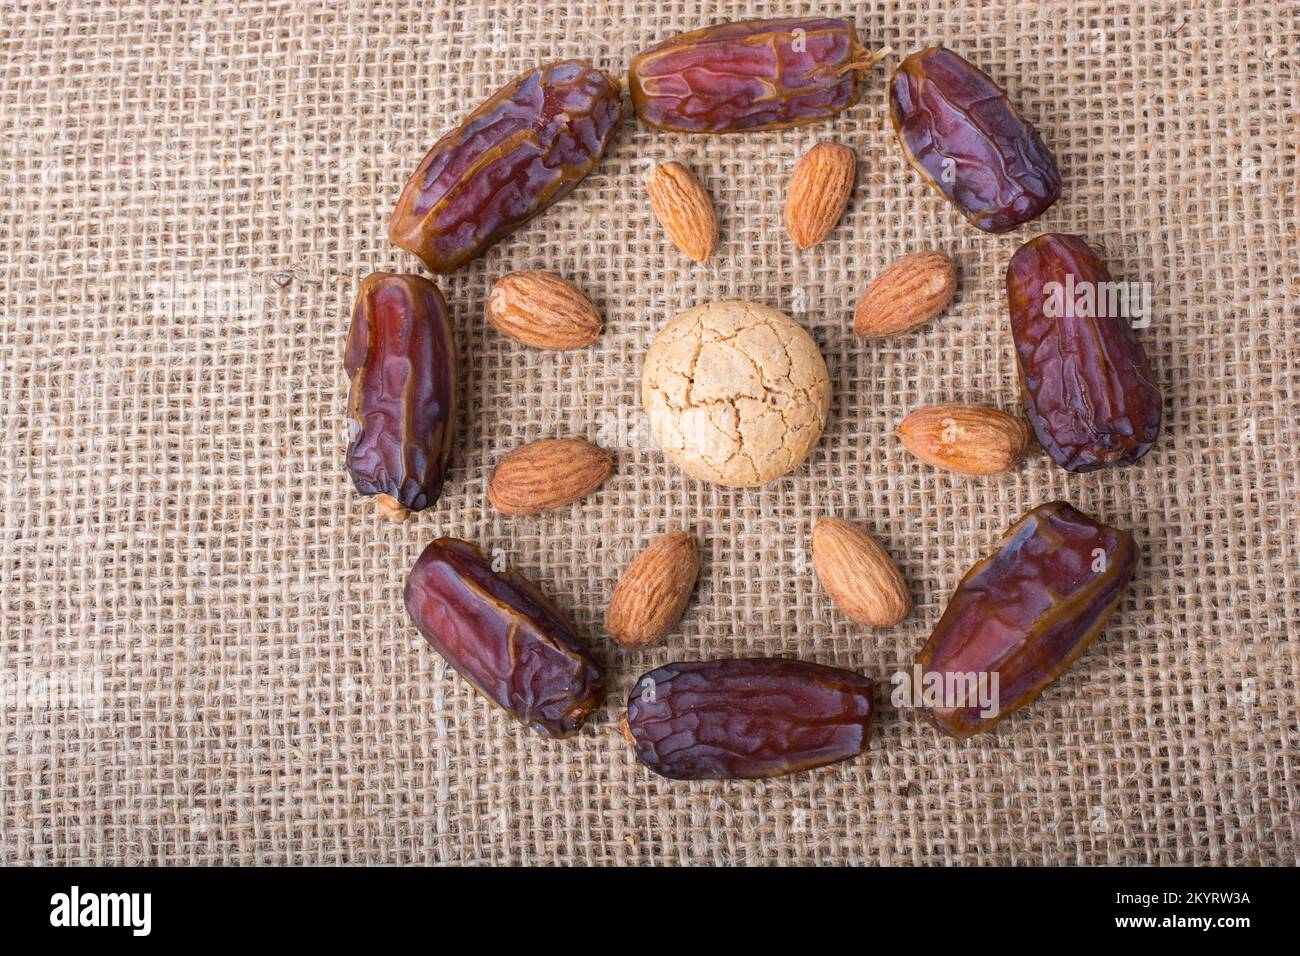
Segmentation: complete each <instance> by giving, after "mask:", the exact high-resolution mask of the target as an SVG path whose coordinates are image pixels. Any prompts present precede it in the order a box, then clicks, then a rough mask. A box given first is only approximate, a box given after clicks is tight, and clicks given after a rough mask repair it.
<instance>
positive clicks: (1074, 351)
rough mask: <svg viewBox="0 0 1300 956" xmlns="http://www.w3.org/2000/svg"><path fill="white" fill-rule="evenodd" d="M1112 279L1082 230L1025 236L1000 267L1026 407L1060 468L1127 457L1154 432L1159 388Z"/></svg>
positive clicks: (1138, 452)
mask: <svg viewBox="0 0 1300 956" xmlns="http://www.w3.org/2000/svg"><path fill="white" fill-rule="evenodd" d="M1119 288H1120V287H1119V286H1118V284H1116V283H1114V282H1112V281H1111V277H1110V272H1109V271H1108V270H1107V269H1106V265H1105V263H1103V262H1102V261H1101V259H1100V258H1098V256H1097V254H1096V253H1095V252H1093V251H1092V249H1090V248H1089V247H1088V244H1087V243H1086V242H1084V241H1083V239H1081V238H1080V237H1079V236H1064V235H1059V234H1056V233H1048V234H1046V235H1042V236H1039V237H1038V238H1036V239H1031V240H1030V241H1029V242H1027V243H1025V244H1024V245H1023V246H1021V247H1020V248H1019V249H1018V250H1017V251H1016V254H1015V255H1014V256H1012V257H1011V263H1010V264H1009V265H1008V266H1007V304H1008V308H1009V311H1010V316H1011V336H1012V338H1013V339H1014V341H1015V346H1016V362H1017V364H1018V365H1019V368H1020V387H1021V392H1022V394H1023V396H1024V404H1025V414H1026V416H1027V417H1028V419H1029V424H1030V426H1031V427H1032V428H1033V430H1034V435H1035V437H1036V438H1037V439H1038V442H1039V444H1041V445H1042V446H1043V448H1045V449H1046V450H1047V453H1048V454H1049V455H1051V456H1052V460H1053V461H1055V462H1056V463H1057V464H1058V465H1060V466H1061V467H1062V468H1065V469H1066V470H1067V471H1075V472H1079V471H1092V470H1094V469H1097V468H1106V467H1110V466H1115V465H1131V464H1132V463H1133V462H1135V461H1137V460H1138V459H1140V458H1141V457H1142V456H1143V455H1145V454H1146V453H1147V452H1148V451H1150V450H1151V446H1152V445H1153V444H1154V443H1155V440H1156V438H1157V437H1158V436H1159V434H1160V413H1161V401H1160V390H1159V389H1158V388H1156V385H1155V376H1154V375H1153V374H1152V372H1151V364H1150V362H1148V361H1147V354H1146V352H1145V351H1144V350H1143V348H1142V344H1141V343H1140V342H1139V341H1138V340H1137V337H1136V336H1135V335H1134V334H1133V330H1132V329H1131V328H1130V327H1129V324H1128V320H1127V319H1126V318H1125V317H1124V314H1123V311H1124V310H1123V308H1122V307H1121V305H1120V301H1119V296H1118V294H1117V292H1118V290H1119Z"/></svg>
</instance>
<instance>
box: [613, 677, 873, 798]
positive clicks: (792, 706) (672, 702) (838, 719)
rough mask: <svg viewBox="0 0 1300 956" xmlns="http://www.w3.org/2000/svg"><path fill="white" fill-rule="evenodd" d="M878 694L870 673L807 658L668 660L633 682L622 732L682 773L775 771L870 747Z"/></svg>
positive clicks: (662, 770) (660, 765)
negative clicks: (811, 662) (872, 721)
mask: <svg viewBox="0 0 1300 956" xmlns="http://www.w3.org/2000/svg"><path fill="white" fill-rule="evenodd" d="M874 704H875V696H874V691H873V688H872V684H871V681H870V680H869V679H867V678H866V677H863V676H861V675H860V674H855V673H853V672H852V671H845V670H839V669H838V668H835V667H824V666H822V665H821V664H810V663H808V662H806V661H797V660H787V659H784V658H735V659H730V660H718V661H700V662H696V663H680V664H665V665H664V666H663V667H659V668H656V669H655V670H652V671H650V672H649V673H648V674H645V675H644V676H642V677H641V679H640V680H638V681H637V682H636V686H634V687H633V688H632V692H631V694H630V695H629V696H628V701H627V715H626V718H625V721H626V723H625V729H624V732H625V734H626V735H627V737H628V739H629V740H630V741H631V743H632V744H633V746H634V747H635V748H636V755H637V759H638V760H640V761H641V762H642V763H643V764H645V765H646V766H647V767H649V768H650V769H651V770H653V771H654V772H655V773H657V774H660V775H662V776H665V777H670V778H672V779H674V780H740V779H751V778H758V777H776V776H779V775H781V774H786V773H794V772H796V771H799V770H810V769H812V768H813V767H821V766H824V765H826V764H829V763H835V762H836V761H839V760H848V759H849V758H850V757H856V756H857V755H858V754H860V753H862V752H863V751H865V750H866V749H867V744H868V743H869V742H870V740H871V712H872V710H873V709H874Z"/></svg>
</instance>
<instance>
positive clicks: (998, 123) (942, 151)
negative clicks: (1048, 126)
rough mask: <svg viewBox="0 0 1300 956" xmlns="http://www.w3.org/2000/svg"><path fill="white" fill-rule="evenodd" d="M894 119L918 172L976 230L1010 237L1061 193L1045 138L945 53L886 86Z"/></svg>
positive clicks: (977, 73)
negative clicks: (1007, 232) (1011, 231)
mask: <svg viewBox="0 0 1300 956" xmlns="http://www.w3.org/2000/svg"><path fill="white" fill-rule="evenodd" d="M889 116H890V120H891V121H892V122H893V124H894V131H895V132H896V133H897V134H898V142H899V144H900V145H901V146H902V147H903V153H904V155H906V157H907V161H908V162H909V163H911V164H912V166H913V168H915V169H916V171H917V172H919V173H920V174H921V176H922V177H923V178H924V179H925V181H926V182H927V183H929V185H930V186H932V187H933V188H934V189H936V190H938V191H939V192H940V193H941V194H943V196H944V197H945V198H946V199H947V200H948V201H949V202H951V203H952V204H953V205H955V206H956V207H957V208H958V209H959V210H960V211H961V213H962V215H964V216H965V217H966V218H967V219H969V220H970V221H971V222H972V223H973V224H974V225H975V226H976V227H977V228H980V229H983V230H984V231H985V232H1006V231H1007V230H1008V229H1014V228H1015V227H1016V226H1019V225H1021V224H1022V223H1026V222H1029V221H1030V220H1031V219H1034V218H1036V217H1037V216H1039V215H1041V214H1042V213H1043V211H1044V210H1045V209H1047V207H1049V206H1050V205H1052V203H1054V202H1056V198H1057V197H1058V196H1059V195H1060V194H1061V173H1060V171H1059V170H1058V169H1057V168H1056V159H1055V157H1053V156H1052V152H1051V150H1049V149H1048V148H1047V146H1046V145H1045V144H1044V143H1043V140H1042V137H1040V136H1039V135H1038V131H1037V130H1036V129H1034V127H1033V125H1032V124H1030V123H1029V122H1028V121H1027V120H1026V119H1024V117H1022V116H1021V115H1020V114H1019V113H1018V112H1017V111H1016V108H1015V107H1014V106H1012V105H1011V102H1010V101H1009V100H1008V99H1007V94H1006V92H1005V91H1004V90H1003V89H1002V88H1001V87H1000V86H998V85H997V84H996V83H994V82H993V80H991V79H990V78H989V77H988V75H987V74H986V73H984V71H982V70H980V69H979V68H978V67H976V66H975V65H974V64H972V63H970V62H968V61H966V60H964V59H963V58H962V57H960V56H958V55H957V54H956V53H953V52H952V51H951V50H945V49H943V48H941V47H930V48H929V49H926V50H921V51H920V52H917V53H913V54H912V55H911V56H909V57H908V58H907V59H906V60H904V61H903V62H902V63H901V64H899V66H898V69H897V70H895V71H894V77H893V79H892V80H891V81H890V84H889Z"/></svg>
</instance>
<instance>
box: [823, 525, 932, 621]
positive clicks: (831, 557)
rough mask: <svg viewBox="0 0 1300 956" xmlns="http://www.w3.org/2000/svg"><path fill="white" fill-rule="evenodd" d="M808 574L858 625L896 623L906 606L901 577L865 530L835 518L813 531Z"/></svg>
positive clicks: (906, 609) (905, 613)
mask: <svg viewBox="0 0 1300 956" xmlns="http://www.w3.org/2000/svg"><path fill="white" fill-rule="evenodd" d="M812 560H813V570H814V571H816V572H817V579H818V580H819V581H821V583H822V587H824V588H825V589H826V591H827V593H828V594H830V596H831V600H832V601H834V602H835V604H836V606H838V607H839V609H840V610H841V611H843V612H844V613H845V614H847V615H848V616H849V617H851V618H853V620H855V621H857V622H858V623H859V624H869V625H871V626H872V627H888V626H890V625H891V624H897V623H898V622H899V621H901V620H902V619H903V618H904V617H905V616H906V615H907V612H908V610H909V609H910V608H911V606H912V600H911V597H910V596H909V595H908V593H907V585H906V584H905V583H904V582H903V575H902V574H900V573H899V571H898V566H897V565H895V564H894V560H893V558H891V557H890V556H889V554H888V552H886V551H885V549H884V548H882V547H881V546H880V544H879V543H878V542H877V541H876V539H875V538H873V537H872V536H871V535H869V534H867V532H866V531H864V530H862V529H861V528H860V527H858V526H857V525H855V524H850V523H849V522H847V521H844V520H842V519H840V518H822V519H821V520H820V521H818V522H817V524H816V525H815V526H814V527H813V534H812Z"/></svg>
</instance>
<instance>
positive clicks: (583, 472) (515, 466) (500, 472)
mask: <svg viewBox="0 0 1300 956" xmlns="http://www.w3.org/2000/svg"><path fill="white" fill-rule="evenodd" d="M613 470H614V460H613V458H612V457H611V456H610V454H609V452H607V451H605V449H603V448H598V447H597V446H595V445H593V444H591V443H590V442H585V441H580V440H578V439H570V438H547V439H543V440H542V441H535V442H533V443H532V444H529V445H523V446H521V447H519V448H516V449H515V450H514V451H512V452H510V453H509V454H508V455H506V456H505V457H504V458H502V459H501V461H500V462H498V464H497V467H496V470H495V471H493V472H492V480H491V481H490V482H488V500H490V501H491V502H492V505H493V507H495V508H496V509H497V510H498V511H500V512H502V513H503V514H508V515H530V514H537V513H538V512H542V511H551V510H552V509H555V508H562V507H564V506H565V505H567V504H571V503H572V502H575V501H577V500H578V499H579V498H583V497H585V496H587V495H589V494H591V492H593V491H595V490H596V489H597V488H599V487H600V486H601V485H602V484H603V483H604V481H605V479H606V478H608V477H609V476H610V474H611V473H612V472H613Z"/></svg>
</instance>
